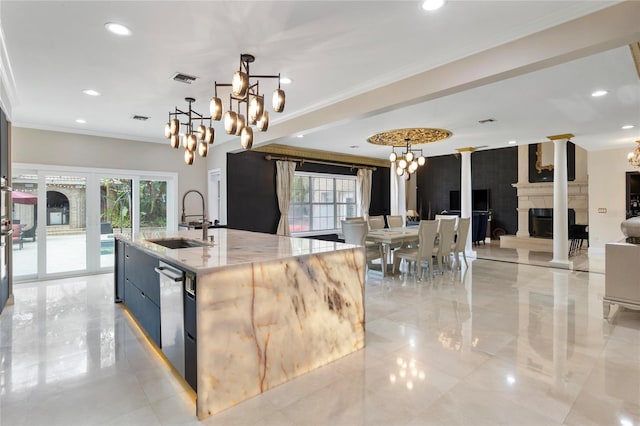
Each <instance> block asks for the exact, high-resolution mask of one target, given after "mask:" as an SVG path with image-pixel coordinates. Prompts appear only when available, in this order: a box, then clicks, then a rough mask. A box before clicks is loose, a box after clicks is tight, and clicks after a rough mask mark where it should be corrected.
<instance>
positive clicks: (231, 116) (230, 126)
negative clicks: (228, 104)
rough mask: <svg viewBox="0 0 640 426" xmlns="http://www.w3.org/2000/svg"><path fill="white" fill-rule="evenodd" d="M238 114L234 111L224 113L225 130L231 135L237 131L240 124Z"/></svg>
mask: <svg viewBox="0 0 640 426" xmlns="http://www.w3.org/2000/svg"><path fill="white" fill-rule="evenodd" d="M237 115H238V114H236V113H235V112H233V111H227V112H225V114H224V130H225V131H226V132H227V134H229V135H233V134H235V133H236V127H237V126H238V117H237Z"/></svg>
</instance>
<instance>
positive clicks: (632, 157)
mask: <svg viewBox="0 0 640 426" xmlns="http://www.w3.org/2000/svg"><path fill="white" fill-rule="evenodd" d="M636 143H637V144H638V146H636V149H634V150H633V151H631V152H630V153H629V154H627V160H629V163H631V165H633V166H635V167H640V140H637V141H636Z"/></svg>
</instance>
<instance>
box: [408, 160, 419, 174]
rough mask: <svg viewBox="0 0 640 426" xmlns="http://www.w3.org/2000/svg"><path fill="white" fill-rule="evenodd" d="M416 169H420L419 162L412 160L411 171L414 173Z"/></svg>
mask: <svg viewBox="0 0 640 426" xmlns="http://www.w3.org/2000/svg"><path fill="white" fill-rule="evenodd" d="M416 170H418V162H417V161H412V162H411V164H409V172H410V173H414V172H415V171H416Z"/></svg>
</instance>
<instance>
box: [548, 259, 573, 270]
mask: <svg viewBox="0 0 640 426" xmlns="http://www.w3.org/2000/svg"><path fill="white" fill-rule="evenodd" d="M549 266H550V267H552V268H558V269H572V268H573V262H571V261H570V260H556V259H551V261H550V262H549Z"/></svg>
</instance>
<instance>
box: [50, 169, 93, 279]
mask: <svg viewBox="0 0 640 426" xmlns="http://www.w3.org/2000/svg"><path fill="white" fill-rule="evenodd" d="M45 184H46V203H47V204H46V217H45V218H44V220H43V221H42V222H43V223H46V226H47V241H46V251H47V256H46V258H47V264H46V273H47V274H52V273H62V272H71V271H83V270H86V269H87V180H86V178H85V177H82V176H64V175H63V176H51V175H49V176H45Z"/></svg>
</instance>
